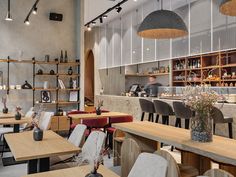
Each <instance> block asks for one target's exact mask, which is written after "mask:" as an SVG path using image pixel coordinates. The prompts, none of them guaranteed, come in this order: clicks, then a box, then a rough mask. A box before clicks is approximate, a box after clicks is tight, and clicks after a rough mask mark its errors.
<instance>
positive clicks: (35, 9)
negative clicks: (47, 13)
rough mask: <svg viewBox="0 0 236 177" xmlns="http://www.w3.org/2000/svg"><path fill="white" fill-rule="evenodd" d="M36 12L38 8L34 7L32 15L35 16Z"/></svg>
mask: <svg viewBox="0 0 236 177" xmlns="http://www.w3.org/2000/svg"><path fill="white" fill-rule="evenodd" d="M37 11H38V8H37V7H36V6H35V7H34V10H33V14H34V15H37Z"/></svg>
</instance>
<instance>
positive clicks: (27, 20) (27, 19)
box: [24, 18, 30, 26]
mask: <svg viewBox="0 0 236 177" xmlns="http://www.w3.org/2000/svg"><path fill="white" fill-rule="evenodd" d="M24 23H25V24H26V25H27V26H29V25H30V21H29V18H26V19H25V21H24Z"/></svg>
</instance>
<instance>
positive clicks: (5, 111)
mask: <svg viewBox="0 0 236 177" xmlns="http://www.w3.org/2000/svg"><path fill="white" fill-rule="evenodd" d="M2 103H3V109H2V113H3V114H7V113H8V108H7V97H2Z"/></svg>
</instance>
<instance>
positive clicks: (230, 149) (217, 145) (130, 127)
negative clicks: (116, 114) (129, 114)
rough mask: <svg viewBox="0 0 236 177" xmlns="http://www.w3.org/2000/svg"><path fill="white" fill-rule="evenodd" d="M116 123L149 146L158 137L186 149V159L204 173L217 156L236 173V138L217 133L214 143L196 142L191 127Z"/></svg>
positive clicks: (220, 161) (222, 165)
mask: <svg viewBox="0 0 236 177" xmlns="http://www.w3.org/2000/svg"><path fill="white" fill-rule="evenodd" d="M113 127H115V128H117V129H119V130H122V131H124V132H125V133H126V137H131V138H134V139H135V140H136V141H137V142H138V143H139V144H145V146H146V148H147V147H152V148H154V147H153V144H152V143H151V145H150V143H147V142H148V141H154V142H163V143H166V144H170V145H173V146H175V147H177V148H179V149H181V150H183V152H186V153H187V155H186V154H184V153H182V157H183V158H185V159H184V160H186V161H183V163H185V164H186V163H190V164H189V165H193V166H195V167H197V168H198V169H199V170H200V173H201V174H202V173H204V172H205V171H206V170H207V169H209V168H210V165H209V164H210V160H213V161H215V162H218V163H219V164H220V168H221V169H224V170H226V171H229V172H230V173H232V174H233V175H235V176H236V140H233V139H229V138H224V137H220V136H214V137H213V142H210V143H199V142H194V141H191V140H190V131H189V130H185V129H181V128H175V127H172V126H167V125H162V124H157V123H152V122H146V121H145V122H132V123H120V124H113ZM145 141H146V142H145ZM153 150H154V149H153ZM188 153H189V154H188ZM189 155H190V156H189ZM196 158H197V159H198V160H196ZM193 161H194V162H193Z"/></svg>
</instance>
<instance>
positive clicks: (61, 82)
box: [58, 79, 66, 89]
mask: <svg viewBox="0 0 236 177" xmlns="http://www.w3.org/2000/svg"><path fill="white" fill-rule="evenodd" d="M58 83H59V85H60V87H61V89H65V88H66V87H65V84H64V83H63V81H62V80H61V79H58Z"/></svg>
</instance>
